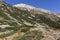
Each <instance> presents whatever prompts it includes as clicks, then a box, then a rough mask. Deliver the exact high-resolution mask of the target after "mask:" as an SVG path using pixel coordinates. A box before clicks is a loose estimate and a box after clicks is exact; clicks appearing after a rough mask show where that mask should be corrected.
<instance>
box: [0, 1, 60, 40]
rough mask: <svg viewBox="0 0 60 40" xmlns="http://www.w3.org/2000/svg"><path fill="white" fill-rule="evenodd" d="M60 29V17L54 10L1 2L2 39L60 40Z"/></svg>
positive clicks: (0, 32)
mask: <svg viewBox="0 0 60 40" xmlns="http://www.w3.org/2000/svg"><path fill="white" fill-rule="evenodd" d="M20 5H21V6H20ZM59 30H60V17H58V16H57V15H55V14H54V12H50V11H44V10H42V9H39V8H35V7H31V6H29V5H26V4H19V6H18V5H17V6H16V5H15V6H11V5H9V4H7V3H5V2H0V38H1V39H0V40H57V39H58V40H59V38H60V31H59Z"/></svg>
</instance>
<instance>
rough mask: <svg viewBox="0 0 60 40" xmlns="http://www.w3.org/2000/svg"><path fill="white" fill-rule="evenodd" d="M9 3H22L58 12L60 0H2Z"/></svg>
mask: <svg viewBox="0 0 60 40" xmlns="http://www.w3.org/2000/svg"><path fill="white" fill-rule="evenodd" d="M4 1H5V2H7V3H9V4H10V5H15V4H19V3H24V4H28V5H32V6H35V7H37V8H43V9H47V10H51V11H54V12H58V13H60V0H4Z"/></svg>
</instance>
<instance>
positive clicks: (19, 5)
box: [13, 3, 35, 9]
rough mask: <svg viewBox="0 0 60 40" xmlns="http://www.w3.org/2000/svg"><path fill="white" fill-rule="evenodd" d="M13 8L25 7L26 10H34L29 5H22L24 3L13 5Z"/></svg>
mask: <svg viewBox="0 0 60 40" xmlns="http://www.w3.org/2000/svg"><path fill="white" fill-rule="evenodd" d="M13 6H14V7H26V8H30V9H33V8H35V7H33V6H30V5H27V4H24V3H20V4H16V5H13Z"/></svg>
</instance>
